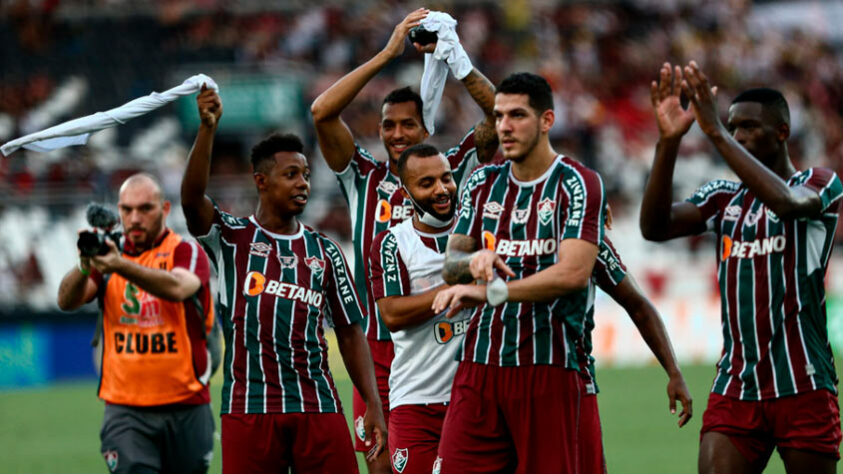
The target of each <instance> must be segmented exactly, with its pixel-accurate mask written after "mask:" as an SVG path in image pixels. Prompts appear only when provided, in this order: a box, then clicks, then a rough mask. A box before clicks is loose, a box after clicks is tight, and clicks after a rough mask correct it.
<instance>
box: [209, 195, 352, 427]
mask: <svg viewBox="0 0 843 474" xmlns="http://www.w3.org/2000/svg"><path fill="white" fill-rule="evenodd" d="M199 241H200V242H201V243H202V245H203V246H204V247H205V249H206V250H207V251H208V255H209V256H210V257H211V262H212V263H213V265H214V267H215V269H216V270H217V275H218V279H219V285H218V288H219V290H218V291H219V294H218V302H219V309H220V311H219V314H220V318H221V320H222V322H223V330H224V335H225V347H226V351H225V360H224V362H223V364H224V367H225V370H224V374H225V379H224V382H223V388H222V411H221V412H222V414H226V413H238V414H243V413H338V412H341V411H342V408H341V406H340V399H339V396H338V395H337V390H336V387H335V386H334V381H333V379H332V377H331V372H330V370H329V368H328V346H327V343H326V342H325V335H324V331H323V320H326V319H327V321H328V323H330V324H332V325H334V326H346V325H349V324H353V323H357V322H359V321H362V319H363V309H362V307H361V305H360V303H359V297H358V295H357V291H356V289H355V288H354V282H353V281H352V278H351V274H350V272H349V269H348V265H347V263H346V261H345V256H344V255H343V253H342V250H341V249H340V247H339V245H337V244H336V243H335V242H334V241H332V240H331V239H329V238H328V237H326V236H325V235H323V234H321V233H319V232H316V231H314V230H313V229H311V228H310V227H308V226H305V225H303V224H301V223H299V231H298V232H296V233H295V234H293V235H281V234H275V233H273V232H270V231H268V230H266V229H264V228H263V227H261V226H260V224H258V222H257V220H256V219H255V217H254V216H250V217H248V218H239V217H234V216H232V215H231V214H228V213H225V212H222V211H220V210H219V209H218V208H216V207H215V209H214V220H213V225H212V226H211V230H210V231H209V232H208V234H207V235H205V236H201V237H199Z"/></svg>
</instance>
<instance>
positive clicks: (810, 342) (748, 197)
mask: <svg viewBox="0 0 843 474" xmlns="http://www.w3.org/2000/svg"><path fill="white" fill-rule="evenodd" d="M787 185H788V186H790V187H797V186H805V187H807V188H809V189H812V190H814V191H816V192H817V193H818V194H819V197H820V199H821V201H822V211H821V212H820V213H819V214H817V215H816V216H813V217H803V218H799V219H791V220H784V219H782V218H780V217H779V216H777V215H776V214H775V213H774V212H773V211H772V210H771V209H770V208H769V207H767V206H766V205H765V204H764V203H762V202H761V201H760V200H759V199H758V198H757V197H756V196H755V195H754V194H753V193H752V192H751V191H750V190H749V189H748V188H747V187H746V186H745V185H743V184H741V183H736V182H732V181H724V180H716V181H711V182H709V183H707V184H705V185H703V186H702V187H700V188H699V189H698V190H697V191H696V193H694V194H693V195H692V196H691V197H690V198H689V199H688V202H690V203H692V204H694V205H695V206H697V208H699V210H700V213H701V214H702V216H703V218H704V219H705V222H706V226H707V228H708V230H711V231H713V232H714V233H716V234H717V252H716V258H717V266H718V269H717V278H718V281H719V284H720V294H721V302H722V321H723V323H722V326H723V353H722V357H721V358H720V361H719V362H718V363H717V367H718V369H717V377H716V378H715V379H714V385H713V387H712V392H714V393H718V394H720V395H724V396H728V397H732V398H738V399H741V400H765V399H772V398H778V397H783V396H787V395H793V394H796V393H803V392H807V391H811V390H816V389H819V388H825V389H828V390H831V391H832V392H835V393H836V385H837V374H836V371H835V369H834V358H833V356H832V352H831V346H830V345H829V341H828V330H827V327H826V309H825V283H824V278H825V272H826V268H827V266H828V259H829V256H830V255H831V249H832V244H833V239H834V231H835V228H836V227H837V213H838V209H839V206H840V196H841V195H843V186H841V183H840V179H839V178H838V177H837V175H836V174H835V173H834V172H833V171H831V170H829V169H826V168H811V169H809V170H805V171H799V172H797V173H795V174H794V175H793V176H792V177H791V178H790V179H789V180H787Z"/></svg>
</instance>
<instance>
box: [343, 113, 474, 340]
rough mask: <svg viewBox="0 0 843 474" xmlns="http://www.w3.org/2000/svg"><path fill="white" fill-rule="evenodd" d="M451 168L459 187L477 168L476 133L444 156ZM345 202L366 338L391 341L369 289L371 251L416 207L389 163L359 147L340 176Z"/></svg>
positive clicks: (471, 132) (472, 133) (471, 131)
mask: <svg viewBox="0 0 843 474" xmlns="http://www.w3.org/2000/svg"><path fill="white" fill-rule="evenodd" d="M445 157H446V158H447V159H448V163H450V165H451V170H452V171H453V176H454V180H455V181H456V182H457V183H460V182H461V181H462V179H463V177H465V176H467V175H468V173H467V172H468V171H471V170H472V169H473V168H474V167H475V166H477V164H478V161H477V149H476V146H475V144H474V129H472V130H470V131H469V132H468V134H467V135H466V136H465V137H464V138H463V139H462V141H461V142H460V144H459V145H458V146H456V147H454V148H451V149H450V150H448V151H447V152H446V153H445ZM337 179H338V180H339V182H340V188H341V189H342V192H343V196H344V197H345V201H346V203H347V204H348V209H349V211H350V213H351V233H352V241H353V242H354V279H355V281H356V282H357V291H358V292H359V293H361V294H365V295H366V301H365V302H364V304H366V308H367V309H368V310H369V311H368V315H369V316H370V317H367V318H366V320H365V322H364V326H363V327H364V329H365V330H366V337H368V338H369V339H375V340H378V341H388V340H390V336H389V330H388V329H386V326H384V325H383V321H381V320H380V318H379V317H378V316H377V307H376V305H375V300H374V299H373V298H372V295H371V291H368V289H367V284H366V281H367V277H368V275H369V269H368V265H369V251H370V250H371V248H372V241H373V240H374V239H375V237H376V236H377V235H378V234H380V233H381V232H383V231H385V230H386V229H388V228H390V227H392V226H394V225H396V224H398V223H400V222H403V221H404V220H406V219H409V218H410V217H412V215H413V203H412V202H411V201H410V200H409V199H405V198H404V196H403V195H402V194H401V192H400V189H401V183H400V180H399V179H398V177H397V176H395V175H394V174H392V173H391V172H390V171H389V163H384V162H380V161H377V160H375V159H374V158H373V157H372V155H371V154H369V152H368V151H366V150H365V149H364V148H362V147H361V146H359V145H358V146H356V147H355V150H354V155H352V157H351V161H350V162H349V164H348V166H347V167H346V168H345V169H344V170H343V171H341V172H339V173H337Z"/></svg>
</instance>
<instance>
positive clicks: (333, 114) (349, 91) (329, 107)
mask: <svg viewBox="0 0 843 474" xmlns="http://www.w3.org/2000/svg"><path fill="white" fill-rule="evenodd" d="M391 59H392V58H391V57H390V56H389V55H388V54H387V53H385V52H384V51H381V52H379V53H378V54H376V55H375V56H374V57H373V58H372V59H370V60H368V61H366V62H365V63H363V64H361V65H360V66H358V67H357V68H356V69H354V70H353V71H351V72H350V73H348V74H346V75H345V76H343V77H342V78H341V79H340V80H339V81H337V82H336V83H335V84H334V85H332V86H331V87H329V88H328V89H327V90H326V91H325V92H323V93H321V94H319V97H317V98H316V100H314V101H313V104H311V106H310V113H311V114H312V115H313V123H314V124H315V125H316V126H317V127H318V126H319V123H320V122H323V121H327V120H332V119H336V118H337V117H339V115H340V113H342V111H343V110H345V108H346V107H348V104H350V103H351V101H352V100H354V98H355V97H357V94H359V93H360V91H361V90H362V89H363V87H365V86H366V84H368V83H369V81H370V80H371V79H372V78H373V77H375V75H376V74H377V73H378V72H380V70H381V69H383V68H384V66H386V65H387V64H388V63H389V61H390V60H391Z"/></svg>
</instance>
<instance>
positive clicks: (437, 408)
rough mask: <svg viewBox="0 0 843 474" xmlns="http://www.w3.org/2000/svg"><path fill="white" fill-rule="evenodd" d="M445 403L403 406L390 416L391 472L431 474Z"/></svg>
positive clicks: (446, 409) (445, 409) (446, 407)
mask: <svg viewBox="0 0 843 474" xmlns="http://www.w3.org/2000/svg"><path fill="white" fill-rule="evenodd" d="M447 411H448V405H447V404H446V403H433V404H430V405H401V406H398V407H395V408H393V409H392V411H391V412H390V413H389V455H390V459H391V461H392V471H393V472H396V473H400V474H430V472H431V470H432V469H433V463H434V462H435V461H436V451H437V449H438V448H439V438H441V437H442V423H443V422H444V421H445V413H446V412H447Z"/></svg>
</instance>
